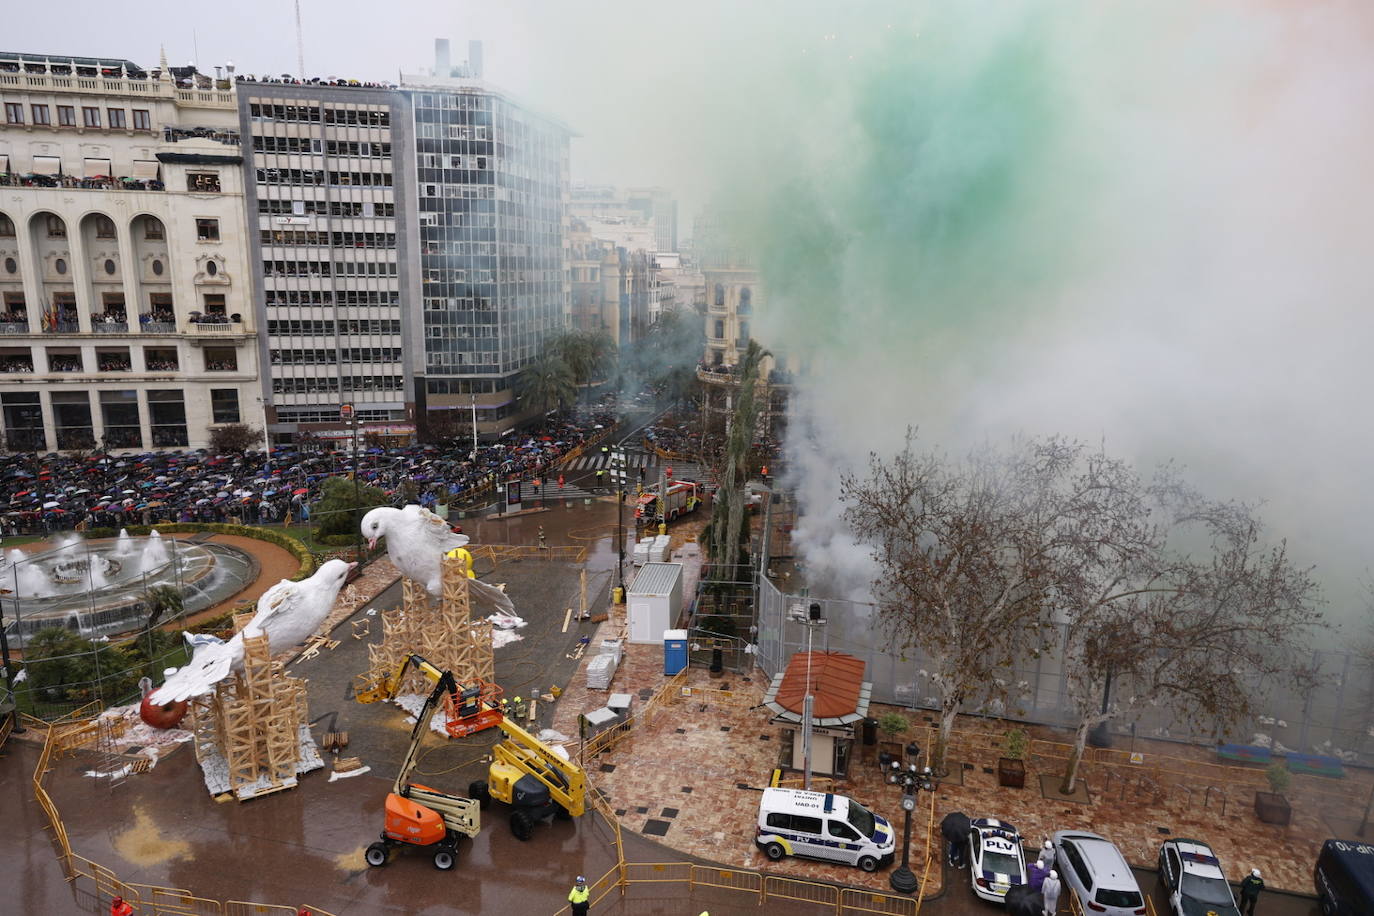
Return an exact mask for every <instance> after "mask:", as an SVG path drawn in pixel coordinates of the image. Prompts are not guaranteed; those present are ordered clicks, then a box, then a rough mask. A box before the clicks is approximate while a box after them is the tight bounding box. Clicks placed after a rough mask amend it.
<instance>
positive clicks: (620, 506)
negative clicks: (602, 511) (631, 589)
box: [611, 446, 625, 595]
mask: <svg viewBox="0 0 1374 916" xmlns="http://www.w3.org/2000/svg"><path fill="white" fill-rule="evenodd" d="M611 482H612V483H613V484H614V485H615V548H616V564H615V584H616V588H618V589H620V592H619V594H622V595H623V594H624V590H625V452H624V451H623V450H622V449H621V447H620V446H616V449H615V451H613V452H611Z"/></svg>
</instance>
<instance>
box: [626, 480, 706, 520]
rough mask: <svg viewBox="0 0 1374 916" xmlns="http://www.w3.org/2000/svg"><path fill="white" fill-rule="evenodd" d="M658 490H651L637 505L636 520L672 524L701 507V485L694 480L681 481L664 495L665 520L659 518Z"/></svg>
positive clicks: (674, 484)
mask: <svg viewBox="0 0 1374 916" xmlns="http://www.w3.org/2000/svg"><path fill="white" fill-rule="evenodd" d="M658 497H659V491H658V490H650V491H648V492H646V493H644V494H643V495H641V496H640V497H639V500H638V501H637V502H636V503H635V518H636V519H637V520H639V521H640V522H643V523H648V524H654V523H657V522H662V521H669V522H671V521H672V520H673V519H675V518H677V517H678V516H679V515H686V514H687V513H688V512H692V511H693V510H695V509H696V507H697V506H699V505H701V497H702V489H701V485H700V484H698V483H696V482H695V481H692V480H679V481H676V482H675V483H671V484H669V485H668V488H667V491H666V492H665V493H664V494H663V516H664V517H663V518H660V517H659V508H658Z"/></svg>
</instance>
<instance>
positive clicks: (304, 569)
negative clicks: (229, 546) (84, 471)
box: [86, 522, 353, 582]
mask: <svg viewBox="0 0 1374 916" xmlns="http://www.w3.org/2000/svg"><path fill="white" fill-rule="evenodd" d="M126 530H127V531H128V532H129V533H130V534H136V535H146V534H148V533H149V532H151V531H153V530H156V531H157V532H158V533H159V534H195V533H197V532H201V531H208V532H210V533H211V534H232V535H237V536H238V537H244V538H256V539H257V540H259V541H266V542H267V543H269V544H276V545H277V546H278V547H280V548H282V549H283V550H286V551H288V552H289V553H290V554H291V555H292V556H294V557H295V558H296V559H297V560H299V561H300V564H301V568H300V569H299V570H298V571H297V572H296V574H295V575H294V576H292V577H291V581H292V582H299V581H300V580H302V579H308V578H310V577H311V576H313V575H314V574H315V556H314V554H312V553H311V552H310V548H308V547H306V546H305V545H304V544H302V543H301V542H300V541H298V540H296V539H295V538H293V537H291V536H290V535H289V534H282V533H281V532H279V531H273V530H271V529H270V528H255V527H253V526H252V525H229V524H223V523H219V522H212V523H207V522H162V523H160V524H157V525H153V526H152V527H151V528H150V527H149V526H147V525H130V526H128V528H127V529H126ZM118 536H119V532H118V531H116V530H115V529H113V528H92V529H91V530H89V531H87V532H86V537H88V538H91V539H93V540H94V539H98V538H112V537H118ZM349 543H350V544H351V543H353V541H352V539H351V538H350V540H349Z"/></svg>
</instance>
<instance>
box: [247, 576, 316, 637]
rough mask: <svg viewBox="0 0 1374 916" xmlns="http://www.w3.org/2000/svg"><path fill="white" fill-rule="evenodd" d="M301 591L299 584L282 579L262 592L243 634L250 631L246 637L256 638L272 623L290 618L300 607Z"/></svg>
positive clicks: (269, 627)
mask: <svg viewBox="0 0 1374 916" xmlns="http://www.w3.org/2000/svg"><path fill="white" fill-rule="evenodd" d="M307 581H308V580H307ZM303 591H304V589H303V588H302V587H301V583H299V582H292V581H290V580H288V579H283V580H281V581H280V582H278V583H277V584H276V585H274V586H272V587H271V588H269V589H268V590H267V591H265V592H263V593H262V597H261V598H259V599H258V612H257V613H256V614H254V615H253V619H252V620H250V621H248V626H246V627H244V628H243V629H244V632H247V631H249V630H252V631H253V632H251V633H249V634H248V635H249V636H256V635H258V634H259V633H261V632H263V631H264V630H268V629H271V628H272V621H274V620H279V619H281V618H283V617H287V616H290V615H291V614H292V613H293V612H294V611H295V610H296V609H297V608H298V607H300V605H301V603H302V600H303V595H302V592H303ZM282 648H285V646H283V647H282Z"/></svg>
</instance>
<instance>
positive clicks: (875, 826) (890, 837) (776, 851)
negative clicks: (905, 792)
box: [754, 788, 897, 871]
mask: <svg viewBox="0 0 1374 916" xmlns="http://www.w3.org/2000/svg"><path fill="white" fill-rule="evenodd" d="M754 843H755V844H756V845H757V846H758V847H759V848H760V849H762V850H763V851H764V853H765V854H766V855H767V856H768V858H770V859H772V860H773V861H774V862H776V861H778V860H779V859H781V858H782V857H783V856H806V857H808V858H812V859H824V860H828V861H831V862H842V863H843V864H845V865H857V866H858V867H859V868H862V869H863V870H864V871H876V870H877V869H878V868H880V867H882V866H885V865H891V864H892V860H893V858H894V856H895V854H896V851H897V844H896V834H895V832H894V831H893V829H892V825H891V824H889V823H888V822H887V820H886V819H884V818H883V817H881V816H879V815H877V814H874V813H873V812H872V811H869V810H868V809H867V808H865V807H864V806H863V805H861V804H859V803H858V802H856V801H855V800H854V799H852V798H849V797H848V796H846V795H836V794H834V793H830V792H806V791H803V790H801V789H783V788H768V789H764V790H763V797H762V798H761V799H760V800H759V819H758V826H757V827H756V828H755V830H754Z"/></svg>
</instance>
